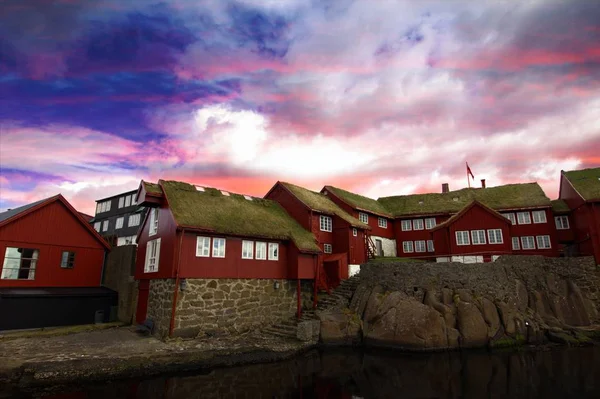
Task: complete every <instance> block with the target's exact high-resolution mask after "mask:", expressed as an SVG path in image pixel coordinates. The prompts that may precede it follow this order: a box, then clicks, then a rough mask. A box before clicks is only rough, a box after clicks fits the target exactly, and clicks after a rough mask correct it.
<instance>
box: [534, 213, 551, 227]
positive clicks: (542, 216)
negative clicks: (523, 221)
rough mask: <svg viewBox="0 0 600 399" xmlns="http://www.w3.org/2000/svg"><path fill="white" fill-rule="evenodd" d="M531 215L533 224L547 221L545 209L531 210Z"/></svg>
mask: <svg viewBox="0 0 600 399" xmlns="http://www.w3.org/2000/svg"><path fill="white" fill-rule="evenodd" d="M531 217H532V219H533V223H534V224H540V223H548V220H547V219H546V211H531Z"/></svg>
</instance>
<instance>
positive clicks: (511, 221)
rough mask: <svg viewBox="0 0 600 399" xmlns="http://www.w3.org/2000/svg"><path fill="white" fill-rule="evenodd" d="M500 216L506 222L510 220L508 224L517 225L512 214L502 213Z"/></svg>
mask: <svg viewBox="0 0 600 399" xmlns="http://www.w3.org/2000/svg"><path fill="white" fill-rule="evenodd" d="M501 215H502V216H504V217H505V218H507V219H508V220H510V224H512V225H515V224H517V219H516V218H515V214H514V213H512V212H511V213H502V214H501Z"/></svg>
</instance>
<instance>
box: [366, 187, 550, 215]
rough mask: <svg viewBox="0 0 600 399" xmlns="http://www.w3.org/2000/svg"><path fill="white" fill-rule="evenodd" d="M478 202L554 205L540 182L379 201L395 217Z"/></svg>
mask: <svg viewBox="0 0 600 399" xmlns="http://www.w3.org/2000/svg"><path fill="white" fill-rule="evenodd" d="M473 200H477V201H479V202H481V203H482V204H484V205H486V206H488V207H490V208H492V209H494V210H497V211H498V210H504V209H515V208H531V207H539V206H551V203H550V199H549V198H548V197H546V194H544V191H543V190H542V188H541V187H540V186H539V184H537V183H525V184H506V185H504V186H497V187H488V188H463V189H461V190H456V191H450V192H449V193H431V194H414V195H400V196H394V197H382V198H379V199H378V200H377V201H379V202H380V203H381V204H382V205H383V206H385V207H386V208H387V209H388V210H389V211H390V212H391V213H392V214H393V215H394V216H396V217H398V216H403V215H421V214H445V213H455V212H458V211H460V210H461V209H462V208H463V207H464V206H465V205H467V204H469V203H470V202H471V201H473Z"/></svg>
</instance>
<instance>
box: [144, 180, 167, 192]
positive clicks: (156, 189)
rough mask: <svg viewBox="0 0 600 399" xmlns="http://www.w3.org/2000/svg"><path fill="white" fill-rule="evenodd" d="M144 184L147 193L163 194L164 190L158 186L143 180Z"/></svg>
mask: <svg viewBox="0 0 600 399" xmlns="http://www.w3.org/2000/svg"><path fill="white" fill-rule="evenodd" d="M142 184H143V185H144V189H145V190H146V192H147V193H151V194H162V189H161V188H160V186H159V185H158V184H155V183H148V182H147V181H143V180H142Z"/></svg>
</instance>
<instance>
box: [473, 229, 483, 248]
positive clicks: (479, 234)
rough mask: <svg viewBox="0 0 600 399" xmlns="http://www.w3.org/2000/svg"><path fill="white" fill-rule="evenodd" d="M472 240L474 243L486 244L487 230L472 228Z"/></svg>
mask: <svg viewBox="0 0 600 399" xmlns="http://www.w3.org/2000/svg"><path fill="white" fill-rule="evenodd" d="M471 242H472V243H473V245H483V244H485V230H471Z"/></svg>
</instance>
